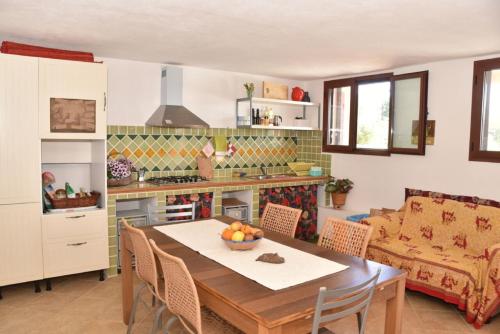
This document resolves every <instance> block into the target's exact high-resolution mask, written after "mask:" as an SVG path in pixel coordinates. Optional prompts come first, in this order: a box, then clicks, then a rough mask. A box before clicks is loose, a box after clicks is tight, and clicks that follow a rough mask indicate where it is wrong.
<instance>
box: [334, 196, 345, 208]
mask: <svg viewBox="0 0 500 334" xmlns="http://www.w3.org/2000/svg"><path fill="white" fill-rule="evenodd" d="M346 198H347V193H332V205H333V207H334V208H335V209H341V208H342V207H343V206H344V205H345V201H346Z"/></svg>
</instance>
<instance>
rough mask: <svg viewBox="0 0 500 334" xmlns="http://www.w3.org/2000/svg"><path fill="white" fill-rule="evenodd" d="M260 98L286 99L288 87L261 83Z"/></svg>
mask: <svg viewBox="0 0 500 334" xmlns="http://www.w3.org/2000/svg"><path fill="white" fill-rule="evenodd" d="M262 97H265V98H269V99H279V100H287V99H288V86H287V85H282V84H277V83H272V82H266V81H264V82H262Z"/></svg>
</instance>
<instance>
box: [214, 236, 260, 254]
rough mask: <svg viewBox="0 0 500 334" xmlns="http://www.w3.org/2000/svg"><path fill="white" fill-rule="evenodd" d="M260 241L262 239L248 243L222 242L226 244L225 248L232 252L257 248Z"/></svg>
mask: <svg viewBox="0 0 500 334" xmlns="http://www.w3.org/2000/svg"><path fill="white" fill-rule="evenodd" d="M223 240H224V239H223ZM260 240H262V238H260V239H254V240H249V241H244V240H243V241H232V240H224V242H225V243H226V246H227V247H229V248H230V249H232V250H240V251H244V250H250V249H254V248H255V246H257V245H258V244H259V242H260Z"/></svg>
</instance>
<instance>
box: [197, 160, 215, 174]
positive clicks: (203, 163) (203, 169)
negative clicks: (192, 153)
mask: <svg viewBox="0 0 500 334" xmlns="http://www.w3.org/2000/svg"><path fill="white" fill-rule="evenodd" d="M196 160H197V162H198V171H199V174H200V176H202V177H206V178H207V179H211V178H213V176H214V169H213V167H212V159H211V158H206V157H202V156H200V157H198V158H196Z"/></svg>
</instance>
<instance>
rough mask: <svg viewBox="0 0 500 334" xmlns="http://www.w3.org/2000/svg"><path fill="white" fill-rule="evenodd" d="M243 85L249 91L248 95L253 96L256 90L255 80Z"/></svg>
mask: <svg viewBox="0 0 500 334" xmlns="http://www.w3.org/2000/svg"><path fill="white" fill-rule="evenodd" d="M243 87H245V89H246V91H247V97H252V96H253V92H254V90H255V85H254V84H253V82H246V83H245V84H244V85H243Z"/></svg>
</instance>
